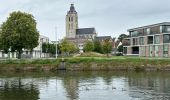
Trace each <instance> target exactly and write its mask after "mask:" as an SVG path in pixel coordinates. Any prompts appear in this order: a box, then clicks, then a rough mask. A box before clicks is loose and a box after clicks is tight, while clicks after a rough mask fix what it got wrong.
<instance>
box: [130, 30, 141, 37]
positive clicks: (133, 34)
mask: <svg viewBox="0 0 170 100" xmlns="http://www.w3.org/2000/svg"><path fill="white" fill-rule="evenodd" d="M130 33H131V36H132V37H134V36H138V35H139V32H138V31H132V32H130Z"/></svg>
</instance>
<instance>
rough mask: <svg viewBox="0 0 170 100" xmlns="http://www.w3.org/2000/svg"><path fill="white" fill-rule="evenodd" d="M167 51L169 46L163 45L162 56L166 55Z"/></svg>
mask: <svg viewBox="0 0 170 100" xmlns="http://www.w3.org/2000/svg"><path fill="white" fill-rule="evenodd" d="M168 51H169V46H168V45H164V46H163V53H164V54H168Z"/></svg>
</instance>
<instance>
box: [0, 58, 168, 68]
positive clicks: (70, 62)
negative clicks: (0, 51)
mask: <svg viewBox="0 0 170 100" xmlns="http://www.w3.org/2000/svg"><path fill="white" fill-rule="evenodd" d="M61 64H62V59H61V58H59V59H31V60H27V59H25V60H24V59H22V60H10V59H8V60H1V61H0V71H56V70H58V69H60V66H61ZM64 66H65V67H66V70H68V71H100V70H101V71H119V70H121V71H170V59H168V58H143V57H142V58H139V57H109V58H107V57H71V58H65V59H64Z"/></svg>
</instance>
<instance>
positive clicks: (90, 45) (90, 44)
mask: <svg viewBox="0 0 170 100" xmlns="http://www.w3.org/2000/svg"><path fill="white" fill-rule="evenodd" d="M84 50H85V52H90V51H93V50H94V43H93V42H92V41H86V43H85V45H84Z"/></svg>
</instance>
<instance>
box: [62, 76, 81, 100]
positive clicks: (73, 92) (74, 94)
mask: <svg viewBox="0 0 170 100" xmlns="http://www.w3.org/2000/svg"><path fill="white" fill-rule="evenodd" d="M78 85H79V83H78V80H77V79H75V78H70V79H67V80H66V81H64V87H65V88H66V91H67V95H68V97H69V98H70V100H76V99H77V98H78V97H79V96H78V95H79V94H78Z"/></svg>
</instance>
